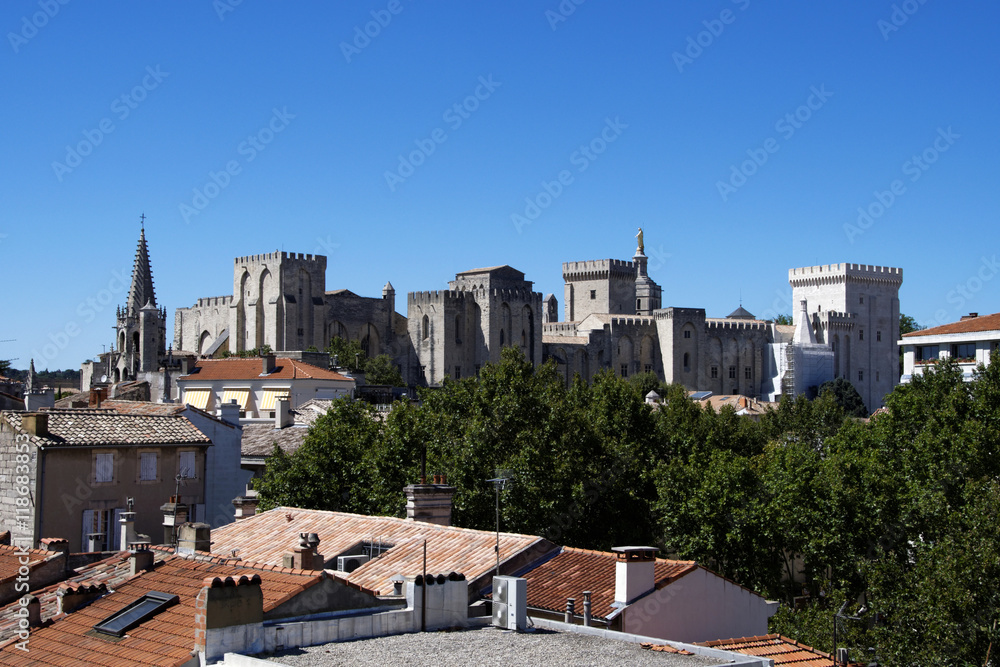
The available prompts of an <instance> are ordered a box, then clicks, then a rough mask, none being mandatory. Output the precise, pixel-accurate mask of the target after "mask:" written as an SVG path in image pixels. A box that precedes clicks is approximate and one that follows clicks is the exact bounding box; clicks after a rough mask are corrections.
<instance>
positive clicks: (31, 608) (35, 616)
mask: <svg viewBox="0 0 1000 667" xmlns="http://www.w3.org/2000/svg"><path fill="white" fill-rule="evenodd" d="M27 611H28V627H29V628H37V627H38V626H39V625H41V624H42V603H41V602H40V601H39V600H38V597H36V596H34V595H32V596H30V597H29V598H28V604H27Z"/></svg>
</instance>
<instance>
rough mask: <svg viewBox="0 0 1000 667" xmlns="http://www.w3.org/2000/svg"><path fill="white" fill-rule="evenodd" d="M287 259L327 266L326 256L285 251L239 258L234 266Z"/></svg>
mask: <svg viewBox="0 0 1000 667" xmlns="http://www.w3.org/2000/svg"><path fill="white" fill-rule="evenodd" d="M286 259H287V260H301V261H305V262H322V263H323V265H324V266H325V265H326V255H312V254H308V253H302V252H299V253H295V252H284V251H283V250H275V251H274V252H269V253H266V254H263V255H246V256H245V257H237V258H236V259H234V260H233V264H234V265H240V264H257V263H260V262H275V261H282V260H286Z"/></svg>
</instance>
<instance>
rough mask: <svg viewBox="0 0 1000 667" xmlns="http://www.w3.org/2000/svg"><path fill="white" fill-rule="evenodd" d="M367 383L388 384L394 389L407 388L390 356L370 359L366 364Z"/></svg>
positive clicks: (381, 355)
mask: <svg viewBox="0 0 1000 667" xmlns="http://www.w3.org/2000/svg"><path fill="white" fill-rule="evenodd" d="M364 369H365V382H366V383H367V384H387V385H390V386H392V387H405V386H406V383H405V382H403V376H402V375H401V374H400V372H399V369H398V368H396V366H395V365H393V363H392V359H391V358H390V357H389V355H388V354H380V355H378V356H377V357H373V358H372V359H369V360H368V361H366V362H365V364H364Z"/></svg>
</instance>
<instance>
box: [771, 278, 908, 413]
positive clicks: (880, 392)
mask: <svg viewBox="0 0 1000 667" xmlns="http://www.w3.org/2000/svg"><path fill="white" fill-rule="evenodd" d="M788 282H789V283H790V284H791V286H792V301H793V302H795V303H799V302H801V301H806V302H807V304H808V309H807V310H802V309H801V308H800V309H799V310H796V311H795V317H794V324H795V325H796V326H798V324H799V320H800V319H801V318H802V317H807V318H808V319H809V320H810V321H809V325H810V326H811V327H812V330H813V333H814V335H815V337H816V342H817V343H825V344H827V345H829V346H830V347H831V348H832V349H833V372H834V376H835V377H846V378H847V379H848V380H850V381H851V384H853V385H854V387H855V388H856V389H857V390H858V393H859V394H861V398H862V399H864V401H865V405H867V406H868V409H869V411H873V410H877V409H878V408H880V407H882V404H883V398H884V397H885V395H886V394H888V393H889V392H890V391H892V388H893V387H894V386H895V385H896V382H897V380H898V379H899V378H898V375H899V352H898V350H897V346H896V341H898V340H899V288H900V286H901V285H902V284H903V270H902V269H899V268H892V267H888V266H868V265H865V264H828V265H824V266H810V267H805V268H801V269H790V270H789V271H788ZM803 313H804V315H803Z"/></svg>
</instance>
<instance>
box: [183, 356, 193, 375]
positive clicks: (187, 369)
mask: <svg viewBox="0 0 1000 667" xmlns="http://www.w3.org/2000/svg"><path fill="white" fill-rule="evenodd" d="M190 374H191V357H181V375H190Z"/></svg>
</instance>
